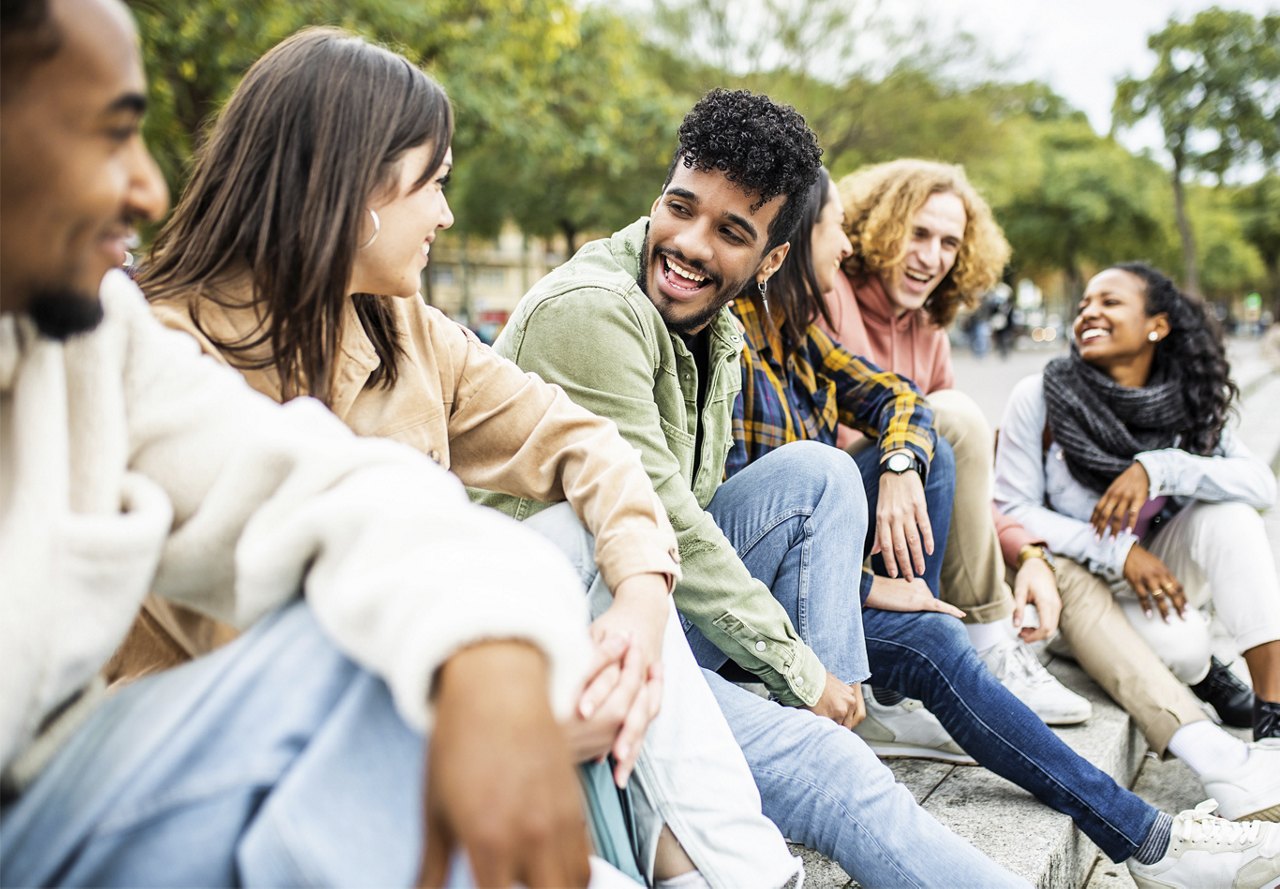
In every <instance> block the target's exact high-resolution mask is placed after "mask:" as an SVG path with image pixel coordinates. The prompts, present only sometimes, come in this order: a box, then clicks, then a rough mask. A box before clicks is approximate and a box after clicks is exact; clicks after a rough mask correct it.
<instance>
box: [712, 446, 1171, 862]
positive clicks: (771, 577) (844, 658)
mask: <svg viewBox="0 0 1280 889" xmlns="http://www.w3.org/2000/svg"><path fill="white" fill-rule="evenodd" d="M939 445H940V446H939V448H938V450H937V452H936V455H935V459H934V461H933V464H932V466H931V467H930V473H929V475H930V478H929V483H928V485H926V488H925V491H926V498H928V497H929V494H930V490H931V489H932V491H933V496H934V497H935V499H938V498H940V500H939V505H938V507H937V508H938V511H939V513H940V515H939V518H938V519H933V517H932V515H931V520H932V524H933V526H934V539H935V543H936V544H937V546H936V548H935V551H934V557H933V558H932V559H931V562H932V563H933V564H930V565H929V567H930V569H931V570H932V571H933V572H934V576H935V577H936V572H937V566H939V565H940V564H941V561H942V552H943V547H944V545H945V541H946V538H945V537H943V536H941V534H940V533H939V528H941V529H943V530H944V531H945V529H946V528H948V527H949V516H950V488H951V485H952V474H951V471H952V470H951V467H952V466H953V462H952V458H951V450H950V447H949V446H948V445H946V443H945V442H940V443H939ZM793 449H794V450H793ZM815 450H816V452H815ZM849 462H850V461H849V457H848V455H846V454H845V453H844V452H842V451H840V450H838V449H836V448H833V447H830V446H828V445H821V444H816V443H801V444H800V445H787V446H786V447H783V448H779V449H778V450H777V451H773V452H772V453H770V454H769V455H767V456H766V457H764V458H762V459H760V460H758V461H756V462H755V463H754V464H752V465H750V466H748V467H747V468H746V469H745V470H743V471H742V472H740V473H738V474H737V475H735V476H734V477H733V478H732V479H730V480H729V481H728V482H726V483H725V484H724V485H723V486H722V487H721V488H720V490H719V491H718V492H717V493H716V496H715V498H714V499H713V500H712V502H711V504H710V511H711V513H712V515H714V516H715V518H716V522H717V524H719V525H720V526H721V528H722V529H724V531H725V533H726V534H727V535H728V537H729V540H730V541H731V542H732V543H733V545H734V546H735V547H736V548H737V549H738V552H739V554H740V555H742V557H743V561H744V562H745V563H746V566H747V568H748V569H749V570H750V571H751V573H752V574H753V575H754V576H755V577H757V578H759V579H760V580H762V581H764V582H765V583H766V584H773V585H776V586H778V587H779V588H780V589H781V590H782V591H783V592H782V594H781V595H779V596H778V598H779V600H780V601H781V602H782V603H783V605H784V607H786V609H787V611H788V613H789V614H790V615H791V619H792V621H793V622H794V623H795V625H796V629H797V631H798V632H799V633H800V636H801V638H803V639H804V640H805V641H806V642H807V643H808V644H809V646H810V647H811V648H813V650H814V652H815V653H816V654H817V655H818V658H819V659H820V660H821V661H822V662H823V663H824V664H827V665H828V669H830V670H831V672H833V673H836V675H837V676H839V675H841V674H840V673H839V672H837V670H836V669H832V667H831V665H832V664H845V663H848V661H849V658H850V653H849V649H850V648H854V647H857V646H860V645H863V644H865V646H866V650H867V655H868V658H869V666H870V678H869V679H868V681H869V682H870V683H871V684H873V685H876V684H878V685H883V686H885V687H886V688H892V689H896V690H898V691H901V692H902V693H903V694H907V695H910V696H911V697H914V698H919V699H920V700H922V701H924V703H925V706H927V707H928V708H929V709H930V711H932V712H933V713H934V715H935V716H937V717H938V720H939V721H940V722H941V723H942V724H943V726H944V727H946V729H947V731H949V732H950V733H951V735H952V737H953V738H955V740H956V742H957V743H958V744H960V746H961V747H963V748H964V749H965V750H966V751H967V752H968V753H969V754H970V755H971V756H973V758H974V759H976V760H977V761H978V762H980V763H982V764H983V765H984V766H986V767H987V768H989V769H991V770H992V771H993V772H995V773H996V774H998V775H1001V776H1003V777H1005V778H1008V779H1009V780H1011V781H1013V782H1014V783H1015V784H1017V785H1019V786H1021V787H1023V788H1025V789H1027V790H1029V791H1031V792H1032V793H1033V794H1034V795H1035V796H1036V797H1037V798H1039V799H1040V800H1041V801H1042V802H1044V803H1046V804H1047V805H1049V806H1051V807H1053V808H1054V809H1057V810H1058V811H1060V812H1064V813H1066V814H1068V815H1070V816H1071V817H1072V818H1074V819H1075V821H1076V823H1077V824H1078V825H1079V826H1080V829H1081V830H1082V831H1084V833H1085V834H1086V835H1087V836H1088V837H1089V838H1090V839H1091V840H1093V841H1094V842H1095V843H1096V844H1097V845H1098V847H1099V848H1101V849H1102V851H1103V852H1105V853H1106V854H1107V855H1108V856H1109V857H1110V858H1112V860H1115V861H1122V860H1124V859H1125V858H1128V857H1129V856H1130V855H1132V854H1133V852H1134V851H1135V850H1136V849H1137V847H1138V846H1139V845H1141V844H1142V841H1143V840H1144V839H1146V836H1147V834H1148V833H1149V832H1150V830H1151V825H1152V823H1153V822H1154V820H1155V817H1156V810H1155V809H1153V808H1152V807H1151V806H1149V805H1147V803H1145V802H1143V800H1142V799H1141V798H1139V797H1138V796H1136V795H1135V794H1133V793H1130V792H1129V791H1128V790H1125V789H1124V788H1123V787H1120V786H1119V785H1117V784H1116V783H1115V782H1114V781H1113V780H1112V779H1111V778H1110V777H1108V776H1107V775H1106V774H1105V773H1104V772H1102V771H1101V770H1099V769H1097V768H1095V767H1094V766H1093V765H1091V764H1090V763H1089V762H1088V761H1087V760H1085V759H1084V758H1083V757H1081V756H1079V755H1078V754H1077V753H1076V752H1075V751H1074V750H1072V749H1071V748H1070V747H1069V746H1067V745H1066V744H1064V743H1063V742H1062V741H1061V740H1059V738H1058V736H1057V735H1055V734H1054V733H1053V731H1052V730H1050V729H1049V728H1048V727H1047V726H1046V725H1045V724H1044V723H1043V722H1041V721H1040V719H1039V718H1038V717H1037V716H1036V715H1035V714H1034V713H1032V712H1031V711H1030V710H1028V709H1027V708H1026V706H1025V705H1024V704H1023V703H1022V702H1021V701H1019V700H1018V699H1017V698H1015V697H1014V696H1013V695H1011V694H1010V693H1009V692H1008V690H1007V689H1005V687H1004V686H1003V685H1001V684H1000V683H999V681H997V680H996V678H995V677H994V676H992V675H991V672H990V671H989V670H988V669H987V668H986V666H985V665H984V664H983V663H982V662H981V661H980V660H979V659H978V656H977V654H976V653H975V652H974V650H973V646H972V644H971V643H970V642H969V638H968V634H967V633H966V632H965V631H964V628H963V626H962V625H961V623H960V621H959V620H957V619H955V618H953V617H948V616H947V615H943V614H938V613H936V612H928V613H923V612H910V613H903V612H891V611H880V610H878V609H874V608H868V609H865V610H864V611H862V613H861V624H860V626H859V627H858V629H857V631H856V632H852V631H851V632H850V635H848V636H847V637H845V639H844V640H842V639H841V638H839V635H838V634H837V633H834V632H829V631H820V632H813V630H815V629H819V630H829V629H830V628H819V627H815V621H814V620H813V619H812V615H815V614H821V615H831V614H837V615H841V614H843V613H844V612H845V611H852V610H853V609H852V608H850V605H849V603H850V601H851V600H850V589H851V587H852V582H851V581H850V580H848V579H847V578H851V577H856V575H857V571H858V570H859V566H860V565H861V561H862V555H861V553H860V552H851V550H855V549H856V547H850V546H849V541H850V540H862V539H864V535H863V533H862V532H859V533H858V534H857V535H856V536H854V537H850V536H849V525H848V521H833V520H830V519H829V518H828V517H829V516H831V515H835V514H836V511H835V510H836V508H835V507H834V506H831V507H830V511H828V507H827V505H826V504H821V509H820V508H819V504H820V501H823V500H825V499H826V498H827V497H830V496H836V497H838V498H840V499H842V500H845V501H849V502H854V501H858V504H859V505H858V506H857V507H852V509H854V511H855V512H856V511H857V510H860V509H862V508H863V507H862V506H861V502H860V501H861V498H862V491H861V489H862V485H863V479H862V477H860V476H859V474H858V472H856V471H855V469H854V467H853V466H850V465H849ZM876 480H877V481H876V483H877V484H878V475H876ZM869 487H872V488H874V487H875V485H871V486H869ZM867 499H868V500H869V499H870V498H867ZM806 500H807V502H808V503H809V504H811V505H810V506H808V507H805V506H804V503H805V502H806ZM931 508H932V505H931ZM778 514H782V515H793V516H800V515H806V514H813V515H815V516H820V517H822V518H823V519H824V521H817V522H813V523H812V527H810V528H809V529H808V530H809V531H811V532H812V534H813V536H812V537H811V538H805V539H804V543H805V545H806V547H807V558H806V559H802V560H797V559H793V558H792V559H789V558H787V556H788V555H790V551H786V550H783V548H781V547H775V548H761V547H760V541H761V539H762V536H761V534H760V533H759V529H765V528H769V527H772V526H773V524H775V523H776V516H777V515H778ZM862 514H863V515H864V518H863V521H865V512H864V513H862ZM944 514H945V515H946V516H947V517H948V518H947V520H946V521H942V520H941V517H942V515H944ZM792 521H795V519H794V518H793V519H792ZM794 536H796V538H797V540H799V536H798V535H794ZM788 566H791V567H788ZM827 566H830V567H831V568H833V569H834V571H839V572H849V573H847V574H835V573H833V572H828V571H826V570H825V568H826V567H827ZM793 570H807V571H808V574H809V576H808V578H807V580H806V581H805V582H803V583H798V582H797V581H796V580H795V579H794V578H793V577H792V576H791V572H792V571H793ZM793 587H799V588H803V589H805V590H806V591H807V595H806V596H805V598H804V599H803V603H804V607H805V608H807V609H808V611H809V613H810V615H811V618H810V620H808V621H807V622H806V621H804V620H800V611H799V608H798V606H799V604H800V600H798V599H797V598H796V597H794V596H792V595H791V594H790V593H789V592H787V591H788V590H789V589H791V588H793ZM934 590H935V594H936V587H935V588H934ZM832 603H834V604H832ZM848 623H849V621H848V620H847V619H845V620H841V621H838V622H837V626H839V627H846V626H847V625H848ZM842 631H843V630H842ZM694 652H695V654H698V655H699V661H700V662H701V663H702V666H703V667H710V668H713V669H714V668H716V667H718V666H719V665H720V664H721V663H723V662H724V656H723V655H718V657H712V658H710V659H709V660H708V662H703V661H702V654H701V651H700V649H699V646H698V645H696V644H695V645H694ZM863 675H866V674H863ZM841 678H844V677H843V676H842V677H841ZM729 723H730V726H731V727H734V729H735V733H736V732H737V728H736V726H734V720H733V718H730V720H729ZM739 741H740V742H741V738H740V739H739ZM744 749H745V747H744ZM747 759H748V762H752V755H751V753H750V752H748V756H747ZM752 767H753V770H754V768H755V763H754V762H752ZM823 771H824V772H828V771H829V770H827V769H823ZM756 780H757V783H759V782H760V777H759V775H757V778H756ZM761 795H762V796H763V797H764V801H765V811H766V813H769V812H770V793H769V792H768V791H767V790H766V789H765V787H764V785H763V784H762V785H761ZM782 827H783V831H784V832H786V833H788V834H789V835H791V836H792V838H793V839H798V837H797V836H796V835H794V834H792V833H791V827H789V826H787V825H782ZM823 851H825V850H823ZM827 854H831V853H827ZM833 857H837V858H838V856H834V855H833ZM841 863H842V864H843V861H842V862H841ZM868 882H870V883H872V884H873V885H874V884H875V881H874V880H868Z"/></svg>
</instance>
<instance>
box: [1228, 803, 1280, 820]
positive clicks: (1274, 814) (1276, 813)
mask: <svg viewBox="0 0 1280 889" xmlns="http://www.w3.org/2000/svg"><path fill="white" fill-rule="evenodd" d="M1235 820H1236V821H1280V803H1277V804H1276V805H1274V806H1271V807H1270V808H1266V809H1259V810H1258V811H1257V812H1252V813H1250V814H1248V815H1241V816H1240V817H1239V818H1237V819H1235Z"/></svg>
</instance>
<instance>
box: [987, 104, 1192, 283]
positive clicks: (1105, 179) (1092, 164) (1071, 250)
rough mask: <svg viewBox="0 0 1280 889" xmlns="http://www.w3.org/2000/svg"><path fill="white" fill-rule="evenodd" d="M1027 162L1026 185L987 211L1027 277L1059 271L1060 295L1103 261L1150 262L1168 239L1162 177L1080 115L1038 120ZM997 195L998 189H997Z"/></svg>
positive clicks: (1103, 262)
mask: <svg viewBox="0 0 1280 889" xmlns="http://www.w3.org/2000/svg"><path fill="white" fill-rule="evenodd" d="M1036 137H1037V138H1036V141H1037V143H1038V144H1037V147H1036V151H1035V152H1034V154H1033V155H1032V156H1031V157H1030V158H1028V161H1029V164H1028V165H1029V166H1031V167H1033V168H1034V169H1035V170H1036V175H1035V177H1034V181H1033V182H1030V183H1028V184H1024V186H1023V187H1022V188H1020V189H1019V190H1017V191H1016V192H1015V193H1014V194H1012V195H1009V196H1008V197H1005V198H1003V199H1001V200H993V206H994V209H995V211H996V214H997V216H998V218H999V219H1000V220H1001V223H1002V225H1003V227H1004V230H1005V234H1006V235H1007V236H1008V238H1009V241H1010V243H1011V244H1012V245H1013V248H1014V262H1015V263H1016V264H1017V267H1018V269H1019V270H1020V271H1022V272H1025V273H1027V274H1037V273H1041V274H1042V273H1046V272H1050V271H1053V270H1061V271H1062V272H1063V273H1064V274H1065V276H1066V289H1067V293H1068V294H1071V295H1073V296H1074V295H1077V294H1079V293H1080V292H1081V291H1082V290H1083V289H1084V279H1085V275H1086V272H1087V271H1088V270H1092V269H1094V268H1097V267H1099V266H1101V265H1105V264H1106V263H1109V262H1115V261H1118V260H1123V259H1132V258H1139V257H1158V256H1159V254H1160V253H1161V248H1162V247H1164V246H1165V245H1166V244H1167V242H1168V228H1167V222H1166V220H1165V219H1162V218H1161V216H1160V215H1159V208H1160V207H1161V206H1162V205H1163V204H1164V202H1163V201H1162V200H1161V199H1160V198H1161V197H1162V196H1163V193H1164V184H1163V175H1162V174H1161V172H1160V169H1159V167H1158V166H1157V165H1156V164H1155V163H1153V162H1151V161H1144V160H1142V159H1140V158H1136V157H1134V156H1133V155H1132V154H1130V153H1129V152H1128V151H1127V150H1126V149H1125V148H1124V147H1123V146H1121V145H1119V144H1118V143H1116V142H1115V141H1114V140H1112V139H1107V138H1102V137H1099V136H1098V135H1097V134H1095V133H1094V132H1093V130H1092V129H1091V128H1090V127H1089V125H1088V124H1087V123H1086V122H1085V121H1084V120H1083V119H1080V118H1073V119H1068V120H1062V121H1056V122H1051V123H1042V124H1039V125H1038V127H1037V133H1036ZM997 194H998V192H997Z"/></svg>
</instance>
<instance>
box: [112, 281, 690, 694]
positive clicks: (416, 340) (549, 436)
mask: <svg viewBox="0 0 1280 889" xmlns="http://www.w3.org/2000/svg"><path fill="white" fill-rule="evenodd" d="M347 306H348V307H347V317H346V318H344V321H343V325H342V330H343V333H342V336H341V337H340V340H339V352H340V354H341V356H342V360H341V362H340V364H339V367H338V369H337V374H336V380H335V384H334V392H333V399H332V404H331V405H330V407H331V409H332V410H333V412H334V413H335V414H337V415H338V417H339V418H340V419H342V421H343V422H345V423H346V424H347V425H348V426H349V427H351V429H353V430H354V431H355V432H356V433H358V434H360V435H372V436H384V437H388V438H392V439H395V440H397V441H400V442H403V443H405V444H408V445H411V446H412V447H414V448H417V449H418V450H420V451H422V452H423V453H425V454H426V455H427V456H429V457H430V458H431V459H432V460H435V461H436V462H437V463H439V464H440V465H441V466H443V467H445V468H446V469H449V470H451V471H452V472H454V473H455V474H456V475H457V476H458V477H459V478H461V479H462V481H463V483H465V484H467V485H469V486H471V487H475V488H483V489H486V490H490V491H499V492H502V493H507V494H512V495H514V496H517V497H524V498H531V499H535V500H540V501H544V502H558V501H561V500H567V501H568V502H569V503H570V504H571V505H572V507H573V509H574V512H576V513H577V515H578V517H579V518H580V519H581V520H582V523H583V525H584V526H585V527H586V528H587V529H588V530H589V531H590V532H591V533H592V534H593V535H595V547H596V550H595V555H596V562H597V565H598V566H599V568H600V572H601V575H602V577H603V579H604V580H605V582H606V583H607V584H608V586H609V588H610V589H616V588H617V586H618V584H619V583H621V582H622V581H623V580H625V579H627V578H628V577H631V576H634V575H637V574H645V573H658V574H665V575H666V576H667V578H668V589H670V588H671V586H673V585H674V583H675V581H676V580H677V579H678V578H679V576H680V574H679V565H678V562H679V551H678V549H677V546H676V538H675V535H674V533H673V532H672V530H671V524H670V522H669V521H668V519H667V515H666V511H665V510H664V509H663V508H662V504H661V502H660V501H659V500H658V498H657V495H656V494H654V491H653V486H652V484H651V483H650V481H649V477H648V475H647V473H646V472H645V469H644V466H643V464H642V463H641V461H640V456H639V453H638V452H637V451H636V450H635V449H634V448H633V447H631V446H630V445H629V444H627V443H626V442H625V441H624V440H623V439H622V437H621V436H620V435H619V434H618V431H617V427H616V426H615V425H614V423H613V421H612V420H606V419H603V418H601V417H598V416H596V415H594V414H592V413H590V412H588V411H587V410H586V409H584V408H581V407H579V406H578V405H576V404H574V403H573V402H572V401H571V400H570V399H569V398H568V396H566V395H565V394H564V392H563V391H562V390H561V389H560V387H559V386H553V385H550V384H548V383H544V382H543V381H542V380H541V379H540V378H538V377H537V376H536V375H533V374H527V373H525V372H523V371H521V370H520V369H519V368H518V367H516V365H515V364H513V363H512V362H510V361H507V360H506V359H504V358H501V357H499V356H498V355H496V354H495V353H494V352H493V351H492V350H491V349H489V347H488V346H485V345H484V344H483V343H481V342H480V341H479V340H478V339H477V338H476V337H475V336H474V335H473V334H472V333H471V332H470V331H468V330H466V329H465V328H464V327H462V326H461V325H459V324H457V323H456V322H453V321H451V320H449V319H448V318H447V317H446V316H445V315H443V314H442V313H441V312H439V311H438V310H436V309H434V308H432V307H430V306H427V305H425V304H424V303H423V302H422V301H421V300H419V299H395V300H392V301H391V306H392V309H393V311H394V313H395V320H396V325H397V329H398V332H399V336H400V343H401V346H402V348H403V352H402V353H401V355H400V356H399V359H398V361H397V369H398V371H399V378H398V379H397V381H396V384H395V385H394V386H393V387H390V388H388V387H384V386H380V385H369V380H370V377H371V375H372V374H373V373H374V372H375V371H376V370H377V368H378V357H377V355H376V353H375V352H374V349H373V344H372V343H371V342H370V341H369V339H368V337H367V336H366V334H365V333H364V330H363V328H362V327H361V325H360V322H359V320H358V318H357V317H356V314H355V310H354V307H352V305H351V304H350V303H348V304H347ZM151 307H152V311H153V312H154V313H155V315H156V317H157V318H159V319H160V321H161V322H162V323H164V324H165V325H166V326H168V327H171V328H174V329H177V330H181V331H184V332H186V333H189V334H191V335H192V336H194V337H195V338H196V340H197V341H198V342H199V343H200V345H201V347H202V348H203V350H204V351H205V352H207V353H208V354H210V355H212V356H213V357H215V358H217V359H218V360H220V361H224V362H227V358H226V356H224V355H223V354H222V353H221V352H220V351H219V347H218V346H217V345H216V344H215V341H218V342H222V343H235V342H237V341H239V340H241V339H243V338H244V337H246V336H247V335H248V336H252V335H253V334H254V333H255V332H256V331H257V329H258V325H259V321H258V316H257V312H256V310H255V309H254V308H253V307H251V306H244V307H227V306H223V305H220V304H219V303H216V302H213V301H212V300H208V299H201V298H199V297H198V296H197V295H195V294H192V295H190V296H189V297H188V298H175V299H166V300H163V301H157V302H153V303H152V304H151ZM193 307H194V309H195V311H196V317H197V318H198V321H199V323H198V324H197V322H196V320H195V319H193V317H192V308H193ZM239 360H241V359H238V358H237V361H239ZM242 372H243V373H244V376H245V378H246V379H247V380H248V382H249V384H250V385H251V386H252V387H253V388H255V389H257V390H258V391H259V392H262V393H264V394H266V395H268V396H270V397H271V398H274V399H277V400H279V399H280V383H279V379H278V377H277V374H276V373H275V371H274V369H271V368H267V369H263V370H244V371H242ZM494 558H497V559H501V558H503V554H502V553H494ZM156 604H160V605H161V607H159V608H153V607H152V606H154V605H156ZM148 610H149V611H151V612H152V614H151V616H152V618H153V619H154V622H155V623H158V624H159V625H160V627H161V628H162V632H161V633H157V631H156V628H155V627H145V626H144V625H145V621H144V622H140V624H139V626H138V627H136V628H135V633H134V635H133V636H132V637H131V640H130V643H129V644H128V645H127V646H126V648H125V649H124V650H123V653H122V655H121V657H119V658H117V659H116V661H117V662H116V663H115V664H113V667H112V670H111V671H109V673H111V674H113V678H116V677H121V676H133V675H138V674H139V673H142V672H147V671H148V670H149V669H154V668H155V667H156V666H165V665H167V664H156V663H155V662H154V658H155V655H156V644H155V639H154V638H152V639H151V640H150V641H151V644H150V645H147V638H146V636H147V635H150V636H151V637H155V636H156V635H161V636H163V634H165V633H167V634H168V635H169V636H170V637H171V640H170V641H171V642H174V643H176V644H177V646H178V647H179V648H181V649H183V650H185V651H186V652H187V653H188V654H192V655H194V654H200V653H203V652H204V651H207V650H208V649H209V647H210V646H211V644H216V643H217V642H221V641H225V638H226V634H220V633H216V632H211V631H210V630H209V628H208V627H207V626H202V625H200V623H199V622H198V621H196V622H193V621H191V620H190V619H189V618H188V617H187V616H185V615H182V614H174V613H173V612H172V611H171V610H170V609H169V607H168V606H167V603H156V601H155V600H150V601H149V603H148ZM143 631H149V632H145V634H144V636H143V637H142V638H141V639H139V632H143ZM135 643H137V644H139V646H140V647H145V648H149V649H150V652H149V653H142V652H140V653H142V654H143V656H142V657H134V656H133V654H134V651H131V650H130V649H133V648H134V645H135ZM160 647H164V646H163V644H161V646H160ZM134 650H135V651H136V650H137V649H134ZM122 661H123V663H122ZM147 661H150V662H149V663H148V662H147Z"/></svg>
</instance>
